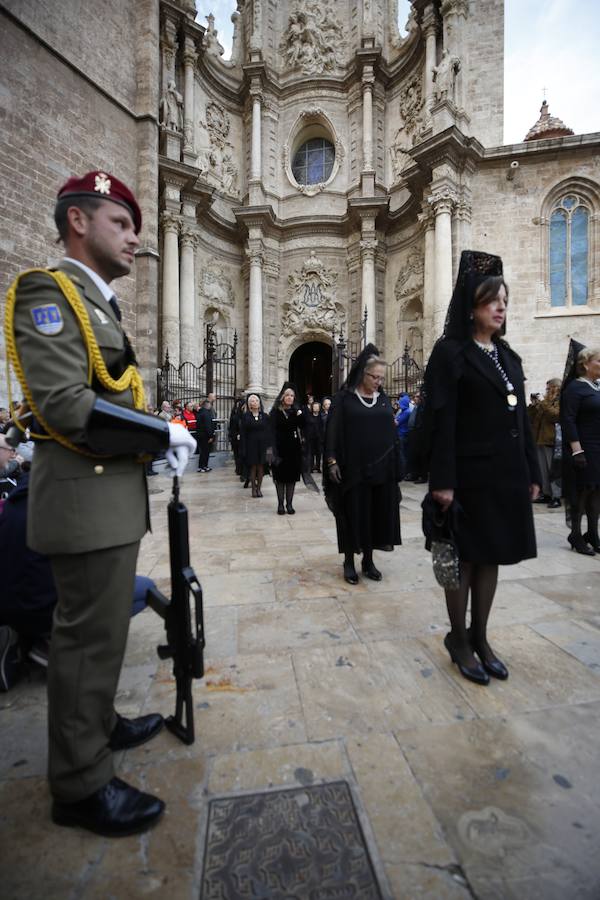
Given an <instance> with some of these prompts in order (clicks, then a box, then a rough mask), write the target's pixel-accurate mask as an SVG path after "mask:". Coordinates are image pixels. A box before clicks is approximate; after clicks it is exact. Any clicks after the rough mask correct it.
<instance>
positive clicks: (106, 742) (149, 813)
mask: <svg viewBox="0 0 600 900" xmlns="http://www.w3.org/2000/svg"><path fill="white" fill-rule="evenodd" d="M55 221H56V225H57V228H58V232H59V236H60V238H61V239H62V241H63V242H64V245H65V251H66V255H65V258H64V259H63V260H62V261H61V263H60V264H59V266H58V267H57V268H56V269H55V270H46V269H34V270H29V271H27V272H24V273H21V275H19V276H18V277H17V279H16V280H15V282H14V283H13V285H12V287H11V288H10V290H9V292H8V296H7V315H6V345H7V352H8V356H9V359H10V360H11V362H12V364H13V367H14V368H15V371H16V374H17V376H18V378H19V380H20V381H21V385H22V387H23V391H24V394H25V397H26V399H27V401H28V404H29V407H30V409H31V412H32V414H33V416H34V419H33V425H32V432H33V433H34V434H35V435H37V438H38V440H37V446H36V453H35V457H34V461H33V465H32V470H31V481H30V489H29V504H30V505H29V515H28V545H29V546H30V547H31V548H32V549H33V550H36V551H37V552H39V553H43V554H46V555H47V556H49V557H50V561H51V565H52V571H53V575H54V579H55V582H56V589H57V594H58V603H57V607H56V612H55V615H54V623H53V631H52V641H51V645H50V660H49V668H48V724H49V748H48V774H49V782H50V790H51V793H52V797H53V804H52V818H53V820H54V822H56V823H57V824H59V825H71V826H73V825H75V826H81V827H83V828H87V829H89V830H91V831H94V832H96V833H99V834H104V835H108V836H112V835H122V834H133V833H136V832H139V831H143V830H145V829H146V828H148V827H149V826H150V825H152V824H153V823H154V822H155V821H157V819H158V818H159V817H160V816H161V814H162V812H163V810H164V803H163V801H162V800H160V799H159V798H157V797H153V796H151V795H150V794H146V793H142V792H141V791H139V790H137V789H136V788H134V787H132V786H130V785H128V784H126V783H125V782H123V781H121V780H120V779H119V778H116V777H115V772H114V765H113V752H115V751H117V750H123V749H127V748H130V747H136V746H138V745H140V744H143V743H144V742H145V741H147V740H150V738H152V737H154V735H156V734H157V733H158V732H159V731H160V729H161V727H162V725H163V720H162V717H161V716H159V715H147V716H142V717H141V718H138V719H126V718H124V717H122V716H119V715H118V714H117V713H116V712H115V709H114V698H115V692H116V689H117V683H118V679H119V673H120V671H121V665H122V661H123V655H124V651H125V644H126V640H127V632H128V626H129V618H130V613H131V597H132V594H133V585H134V578H135V567H136V559H137V554H138V549H139V543H140V539H141V538H142V536H143V535H144V533H145V532H146V530H147V528H148V526H149V507H148V494H147V489H146V476H145V466H144V456H143V454H144V453H158V452H162V451H166V453H167V458H168V459H169V462H170V464H171V465H172V466H173V467H174V468H176V469H177V470H178V471H179V472H180V473H181V472H182V471H183V469H184V468H185V464H186V463H187V459H188V456H189V453H190V452H193V451H194V449H195V441H194V439H193V438H192V436H191V435H190V434H189V433H188V431H187V430H186V429H185V428H183V426H181V425H172V424H171V423H168V422H165V421H164V420H163V419H161V418H158V417H156V416H151V415H148V414H147V413H146V412H142V410H144V409H145V403H144V397H143V386H142V382H141V377H140V375H139V372H138V370H137V368H136V365H135V357H134V354H133V350H132V348H131V345H130V343H129V341H128V339H127V336H126V335H125V333H124V331H123V328H122V327H121V313H120V309H119V306H118V302H117V299H116V297H115V295H114V292H113V290H112V289H111V287H109V285H110V283H111V282H112V281H113V279H114V278H118V277H119V276H122V275H126V274H128V273H129V271H130V269H131V266H132V263H133V259H134V254H135V250H136V248H137V247H138V245H139V239H138V232H139V230H140V228H141V213H140V209H139V206H138V204H137V201H136V199H135V197H134V195H133V194H132V192H131V191H130V190H129V189H128V188H127V187H126V185H124V184H123V183H122V182H121V181H119V180H118V179H117V178H115V177H114V176H112V175H108V174H106V173H104V172H89V173H88V174H87V175H84V176H83V177H82V178H71V179H69V181H67V183H66V184H65V185H64V186H63V187H62V188H61V190H60V191H59V193H58V198H57V203H56V208H55Z"/></svg>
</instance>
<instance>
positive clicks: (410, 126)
mask: <svg viewBox="0 0 600 900" xmlns="http://www.w3.org/2000/svg"><path fill="white" fill-rule="evenodd" d="M399 111H400V127H399V128H398V130H397V132H396V135H395V137H394V140H393V143H392V146H391V147H390V158H391V162H392V175H393V183H394V184H396V182H398V181H399V179H400V177H401V174H400V173H401V172H402V170H403V169H404V168H406V166H407V165H409V164H410V163H411V162H412V158H411V156H410V154H409V152H408V151H409V150H410V148H411V147H412V146H414V144H416V143H417V140H418V138H419V136H420V135H421V133H422V132H423V131H424V130H425V128H426V127H427V122H426V120H425V112H424V105H423V98H422V92H421V79H420V77H419V76H418V75H415V76H414V77H413V78H412V79H411V80H410V81H408V82H407V83H406V85H405V86H404V88H403V90H402V92H401V94H400V103H399Z"/></svg>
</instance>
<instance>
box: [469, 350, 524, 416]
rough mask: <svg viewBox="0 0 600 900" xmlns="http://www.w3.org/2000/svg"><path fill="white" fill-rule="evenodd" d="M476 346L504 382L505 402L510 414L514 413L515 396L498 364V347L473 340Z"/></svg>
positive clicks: (506, 376) (511, 386)
mask: <svg viewBox="0 0 600 900" xmlns="http://www.w3.org/2000/svg"><path fill="white" fill-rule="evenodd" d="M473 341H474V343H475V344H476V346H477V347H478V348H479V349H480V350H481V352H482V353H484V354H485V355H486V356H487V358H488V359H490V360H491V361H492V362H493V364H494V366H495V367H496V369H497V371H498V374H499V375H500V378H501V379H502V381H503V382H504V385H505V387H506V402H507V403H508V408H509V410H510V411H511V412H514V410H515V408H516V405H517V403H518V400H517V395H516V394H515V393H514V390H515V388H514V385H513V384H512V383H511V382H510V380H509V378H508V375H507V374H506V372H505V371H504V368H503V366H502V363H501V362H500V357H499V355H498V346H497V344H494V343H492V344H482V343H481V342H480V341H477V340H475V338H473Z"/></svg>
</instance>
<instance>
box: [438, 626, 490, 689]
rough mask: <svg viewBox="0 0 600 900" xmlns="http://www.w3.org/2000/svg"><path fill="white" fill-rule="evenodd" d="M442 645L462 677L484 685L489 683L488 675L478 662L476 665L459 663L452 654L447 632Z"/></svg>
mask: <svg viewBox="0 0 600 900" xmlns="http://www.w3.org/2000/svg"><path fill="white" fill-rule="evenodd" d="M444 647H445V648H446V650H447V651H448V653H449V654H450V659H451V660H452V662H453V663H454V664H455V665H457V666H458V671H459V672H460V674H461V675H462V677H463V678H466V679H467V681H474V682H475V684H484V685H485V684H489V683H490V676H489V675H488V674H487V672H486V671H485V669H484V668H483V666H481V665H480V664H479V663H477V665H475V666H463V665H462V663H459V661H458V660H457V659H456V657H455V656H454V651H453V649H452V647H451V646H450V634H447V635H446V637H445V638H444Z"/></svg>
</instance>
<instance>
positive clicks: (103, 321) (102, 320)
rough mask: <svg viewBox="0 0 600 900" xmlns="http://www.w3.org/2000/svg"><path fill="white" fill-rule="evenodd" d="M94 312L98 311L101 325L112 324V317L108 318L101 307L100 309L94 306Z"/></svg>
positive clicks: (97, 314)
mask: <svg viewBox="0 0 600 900" xmlns="http://www.w3.org/2000/svg"><path fill="white" fill-rule="evenodd" d="M94 312H95V313H96V316H97V317H98V320H99V322H100V324H101V325H109V324H110V319H109V318H108V316H107V315H105V314H104V313H103V312H102V310H101V309H98V307H97V306H95V307H94Z"/></svg>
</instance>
